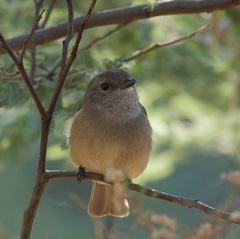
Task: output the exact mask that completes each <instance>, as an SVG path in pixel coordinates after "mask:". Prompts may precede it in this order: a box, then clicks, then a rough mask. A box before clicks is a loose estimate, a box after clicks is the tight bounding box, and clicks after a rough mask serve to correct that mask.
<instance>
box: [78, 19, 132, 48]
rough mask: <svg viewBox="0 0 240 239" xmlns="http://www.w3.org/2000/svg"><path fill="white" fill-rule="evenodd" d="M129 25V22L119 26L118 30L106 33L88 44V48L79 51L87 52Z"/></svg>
mask: <svg viewBox="0 0 240 239" xmlns="http://www.w3.org/2000/svg"><path fill="white" fill-rule="evenodd" d="M127 24H129V22H127V23H125V24H121V25H118V26H117V27H116V28H114V29H113V30H111V31H109V32H107V33H105V34H104V35H102V36H100V37H96V38H95V39H93V40H92V41H91V42H90V43H89V44H87V45H86V46H84V47H82V48H81V49H79V51H86V50H88V49H89V48H91V47H92V46H93V45H94V44H96V43H98V42H99V41H101V40H103V39H105V38H106V37H108V36H110V35H111V34H113V33H114V32H116V31H118V30H120V29H121V28H123V27H125V26H126V25H127Z"/></svg>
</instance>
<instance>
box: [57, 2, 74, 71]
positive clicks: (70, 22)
mask: <svg viewBox="0 0 240 239" xmlns="http://www.w3.org/2000/svg"><path fill="white" fill-rule="evenodd" d="M67 7H68V27H67V36H66V38H65V40H64V41H63V42H62V43H63V48H62V58H61V71H60V75H61V74H62V72H63V70H64V68H65V66H66V62H67V56H68V46H69V43H70V41H71V40H72V38H73V36H74V35H73V17H74V14H73V4H72V1H71V0H67Z"/></svg>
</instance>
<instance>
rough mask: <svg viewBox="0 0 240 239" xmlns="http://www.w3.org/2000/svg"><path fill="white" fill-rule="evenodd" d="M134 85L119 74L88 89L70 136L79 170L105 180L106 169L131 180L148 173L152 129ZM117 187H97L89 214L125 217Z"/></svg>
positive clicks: (102, 77) (109, 73)
mask: <svg viewBox="0 0 240 239" xmlns="http://www.w3.org/2000/svg"><path fill="white" fill-rule="evenodd" d="M135 83H136V80H135V79H134V78H132V77H131V76H130V74H129V73H128V72H127V71H126V70H124V69H120V68H110V69H108V70H106V71H103V72H101V73H99V74H98V75H96V76H95V77H94V78H93V79H92V80H91V81H90V82H89V84H88V86H87V89H86V92H85V94H84V96H83V99H82V102H81V107H80V109H79V111H78V112H77V113H76V114H75V115H74V117H73V120H72V124H71V126H70V131H69V135H68V146H69V153H70V158H71V160H72V163H73V165H74V166H75V167H77V168H79V167H82V168H84V169H85V170H86V171H88V172H94V173H99V174H103V175H106V171H107V170H108V169H116V170H120V171H121V172H124V175H126V176H127V177H128V178H130V179H133V178H136V177H138V176H139V175H140V174H142V172H143V171H144V170H145V168H146V166H147V163H148V161H149V156H150V152H151V149H152V128H151V125H150V123H149V120H148V117H147V113H146V110H145V108H144V107H143V106H142V105H141V103H140V102H139V98H138V95H137V92H136V90H135V87H134V85H135ZM113 193H114V191H113V186H112V185H109V184H106V183H102V182H97V181H93V185H92V191H91V196H90V201H89V205H88V213H89V215H90V216H92V217H103V216H107V215H110V216H115V217H120V218H121V217H126V216H128V215H129V213H130V209H129V204H128V201H127V199H126V198H125V197H120V198H118V200H117V204H118V205H116V203H114V202H113Z"/></svg>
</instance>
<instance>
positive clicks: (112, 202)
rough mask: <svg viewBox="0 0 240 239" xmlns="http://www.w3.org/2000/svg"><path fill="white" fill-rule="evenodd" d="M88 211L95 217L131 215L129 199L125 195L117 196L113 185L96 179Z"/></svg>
mask: <svg viewBox="0 0 240 239" xmlns="http://www.w3.org/2000/svg"><path fill="white" fill-rule="evenodd" d="M88 213H89V214H90V215H91V216H93V217H103V216H107V215H112V216H115V217H126V216H128V215H129V206H128V201H127V199H125V198H124V197H123V195H122V196H120V197H119V195H118V196H117V197H115V195H114V190H113V186H111V185H107V184H104V183H99V182H96V181H94V182H93V186H92V193H91V198H90V202H89V205H88Z"/></svg>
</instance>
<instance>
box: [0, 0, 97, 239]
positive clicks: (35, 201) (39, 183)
mask: <svg viewBox="0 0 240 239" xmlns="http://www.w3.org/2000/svg"><path fill="white" fill-rule="evenodd" d="M95 3H96V0H92V3H91V5H90V7H89V10H88V13H87V15H86V17H85V20H84V22H83V23H82V24H81V25H80V28H79V32H78V37H77V40H76V42H75V48H74V49H73V51H72V54H71V57H70V58H69V60H68V62H67V64H66V66H65V67H64V69H63V72H62V74H61V75H60V77H59V79H58V82H57V85H56V89H55V91H54V94H53V97H52V99H51V102H50V106H49V109H48V111H47V112H45V111H44V114H45V116H46V117H45V118H44V119H42V132H41V142H40V153H39V159H38V169H37V176H36V180H35V185H34V189H33V192H32V196H31V199H30V202H29V205H28V207H27V208H26V210H25V211H24V216H23V221H22V230H21V237H20V238H21V239H28V238H30V234H31V230H32V225H33V221H34V218H35V215H36V212H37V209H38V206H39V203H40V200H41V198H42V195H43V192H44V188H45V185H46V183H47V181H46V180H44V175H45V170H46V154H47V143H48V135H49V129H50V125H51V121H52V116H53V112H54V109H55V106H56V103H57V100H58V96H59V94H60V91H61V89H62V86H63V84H64V81H65V79H66V75H67V73H68V71H69V69H70V67H71V65H72V63H73V61H74V59H75V58H76V52H77V49H78V45H79V43H80V40H81V37H82V32H83V29H84V27H85V25H86V23H87V21H88V19H89V17H90V15H91V12H92V10H93V7H94V6H95ZM68 4H69V8H68V10H69V19H68V20H69V29H70V30H69V33H70V34H71V32H72V30H71V25H72V23H71V15H72V13H71V11H72V7H71V5H72V2H71V0H69V1H68ZM67 37H68V36H67ZM3 43H4V41H3ZM63 48H64V47H63ZM67 48H68V43H67V45H66V46H65V49H67ZM63 51H64V50H63ZM10 53H13V52H10ZM13 54H14V53H13ZM63 61H64V60H63ZM21 65H23V64H21Z"/></svg>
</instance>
